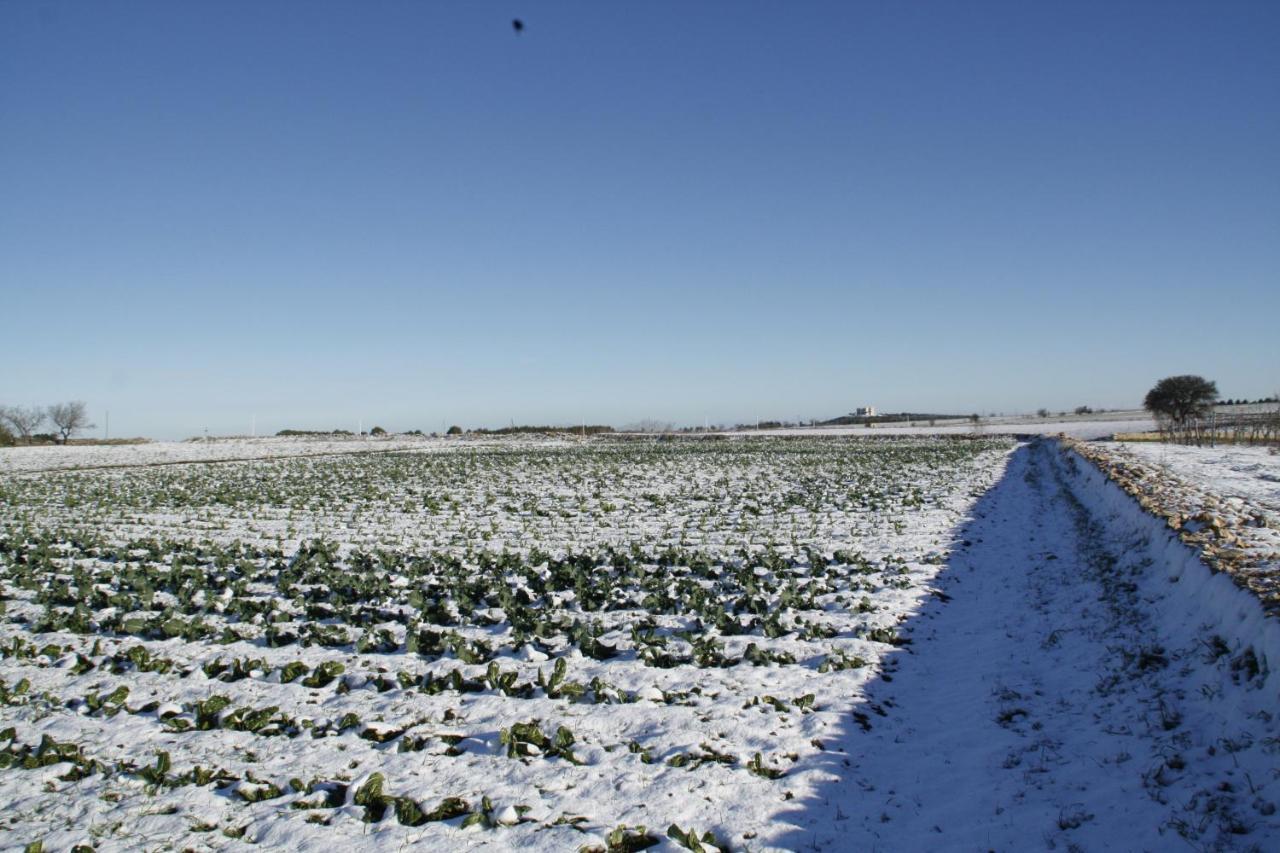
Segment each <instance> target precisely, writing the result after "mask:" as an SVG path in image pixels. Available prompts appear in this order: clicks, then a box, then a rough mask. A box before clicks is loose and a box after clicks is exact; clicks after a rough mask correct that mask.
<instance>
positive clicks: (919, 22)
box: [0, 0, 1280, 437]
mask: <svg viewBox="0 0 1280 853" xmlns="http://www.w3.org/2000/svg"><path fill="white" fill-rule="evenodd" d="M517 16H519V17H521V18H522V19H524V21H525V23H526V25H527V29H526V31H525V33H524V34H523V35H521V36H517V35H516V34H515V33H514V32H513V30H512V27H511V19H512V18H513V17H517ZM1278 45H1280V3H1277V2H1270V1H1269V2H1258V3H1245V2H1205V3H1194V2H1177V3H1173V2H1152V3H1139V2H1098V3H1092V2H1079V0H1072V2H1062V3H1039V2H1035V3H1028V2H1008V3H955V2H910V0H895V2H885V0H877V2H830V3H817V2H813V3H801V2H795V3H793V2H782V0H775V2H768V3H764V2H760V3H756V2H732V3H730V2H724V3H711V2H697V3H693V2H670V3H662V2H649V1H648V0H646V2H638V1H637V2H602V0H591V2H580V3H560V2H551V0H539V1H538V2H533V0H524V2H514V0H510V2H482V0H470V2H461V0H459V2H452V3H450V2H430V3H428V2H404V3H395V2H376V3H368V2H310V0H309V1H308V2H292V3H290V2H265V3H264V2H217V3H215V2H206V3H173V2H149V3H144V2H124V1H123V0H117V1H116V2H109V3H103V2H87V0H86V2H76V3H70V2H16V1H15V0H0V312H3V321H2V328H3V341H4V348H3V349H4V360H3V368H0V402H4V403H20V404H30V403H47V402H53V401H57V400H64V399H77V398H78V399H84V400H86V401H88V402H89V404H90V407H91V409H92V411H93V413H94V417H95V419H96V420H97V421H98V424H99V426H101V424H102V422H103V412H104V411H105V410H108V409H109V410H110V412H111V431H112V433H113V434H114V435H125V434H144V435H151V436H159V437H183V436H187V435H193V434H198V433H200V432H202V431H203V430H204V429H205V428H206V427H207V428H208V429H210V430H211V431H212V432H215V433H226V432H246V431H247V430H248V428H249V423H250V418H251V416H253V415H256V416H257V423H258V427H259V431H260V432H261V431H267V430H272V431H273V430H276V429H279V428H282V427H286V426H297V427H329V426H343V427H348V428H352V427H354V426H355V424H356V422H357V419H358V418H363V420H364V425H365V427H366V428H368V427H369V426H370V425H372V424H374V423H379V424H381V425H383V426H385V427H387V428H388V429H393V430H394V429H410V428H415V427H418V428H423V429H427V430H432V429H438V428H439V427H440V425H441V423H442V422H448V423H453V422H457V423H460V424H462V425H464V426H480V425H501V424H505V423H507V422H508V421H509V420H511V419H514V420H516V421H517V422H552V423H568V422H575V421H577V420H579V419H581V418H585V419H586V420H588V421H592V422H604V423H615V424H617V423H625V422H627V421H632V420H636V419H639V418H644V417H654V418H660V419H664V420H672V421H676V422H681V423H701V422H702V420H703V418H704V417H708V418H710V419H711V420H712V421H713V422H716V421H722V422H732V421H736V420H749V419H754V418H755V417H757V416H760V417H765V418H769V417H773V418H794V417H797V416H802V417H806V418H807V417H812V416H822V417H826V416H832V415H837V414H840V413H843V412H845V411H848V410H849V409H850V408H851V407H853V406H857V405H860V404H864V403H871V404H874V405H877V406H879V407H881V408H882V409H890V410H894V409H912V410H920V409H931V410H940V411H956V412H969V411H975V410H976V411H982V412H987V411H1019V410H1021V411H1027V410H1034V409H1036V408H1038V407H1040V406H1047V407H1049V408H1051V409H1060V408H1067V407H1073V406H1075V405H1079V404H1090V405H1093V406H1095V407H1097V406H1107V407H1116V406H1124V405H1133V404H1136V403H1138V402H1139V401H1140V400H1141V399H1142V396H1143V394H1144V393H1145V391H1146V390H1147V389H1148V388H1149V387H1150V386H1151V385H1152V384H1153V383H1154V381H1155V380H1157V379H1159V378H1160V377H1161V376H1165V375H1169V374H1172V373H1184V372H1193V373H1200V374H1203V375H1205V376H1208V377H1210V378H1213V379H1215V380H1217V382H1218V385H1219V388H1220V390H1221V391H1222V393H1223V394H1224V396H1249V397H1258V396H1264V395H1267V394H1270V393H1272V392H1273V391H1276V390H1277V389H1280V322H1278V320H1280V48H1278V47H1277V46H1278Z"/></svg>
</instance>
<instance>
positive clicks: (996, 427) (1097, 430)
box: [728, 415, 1155, 441]
mask: <svg viewBox="0 0 1280 853" xmlns="http://www.w3.org/2000/svg"><path fill="white" fill-rule="evenodd" d="M1153 429H1155V421H1153V420H1151V419H1150V418H1149V417H1146V416H1145V415H1143V416H1129V417H1115V416H1112V417H1102V418H1099V417H1073V418H1064V419H1053V418H1049V419H1042V418H1013V417H997V418H983V419H982V420H981V421H979V422H978V423H977V424H974V423H971V422H970V421H968V420H947V421H938V422H936V423H935V424H934V425H930V424H929V423H928V422H923V423H922V422H913V423H911V424H899V423H887V424H876V425H875V426H872V427H866V426H861V425H849V426H830V427H823V426H819V427H784V428H780V429H765V430H758V431H757V430H742V431H738V432H730V433H728V434H729V435H788V436H827V437H844V438H862V437H871V438H874V437H877V436H906V435H1069V436H1071V437H1073V438H1079V439H1082V440H1086V441H1092V440H1094V439H1099V438H1110V437H1111V436H1113V435H1115V434H1116V433H1130V432H1147V431H1150V430H1153Z"/></svg>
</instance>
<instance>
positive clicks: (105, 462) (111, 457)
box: [0, 436, 457, 473]
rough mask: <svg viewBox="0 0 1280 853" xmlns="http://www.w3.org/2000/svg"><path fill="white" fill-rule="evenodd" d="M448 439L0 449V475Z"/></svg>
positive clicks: (368, 449)
mask: <svg viewBox="0 0 1280 853" xmlns="http://www.w3.org/2000/svg"><path fill="white" fill-rule="evenodd" d="M456 444H457V441H455V440H453V439H432V438H426V437H421V436H389V437H385V438H356V437H350V438H338V437H334V438H330V437H296V438H277V437H275V436H270V437H263V438H237V439H213V440H210V441H151V442H146V443H144V444H99V445H93V444H84V445H76V444H73V445H67V446H61V445H54V446H34V447H6V448H0V473H6V472H8V473H18V472H24V471H52V470H66V469H76V468H102V467H115V466H119V467H128V466H137V465H175V464H181V463H184V462H226V461H233V460H239V459H274V458H282V457H289V456H312V455H314V456H320V455H332V454H340V453H377V452H386V451H393V450H406V449H444V448H448V447H451V446H455V445H456Z"/></svg>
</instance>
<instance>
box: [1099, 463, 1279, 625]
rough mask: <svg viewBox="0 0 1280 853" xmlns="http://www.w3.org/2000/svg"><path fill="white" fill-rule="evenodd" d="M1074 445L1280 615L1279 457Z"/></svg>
mask: <svg viewBox="0 0 1280 853" xmlns="http://www.w3.org/2000/svg"><path fill="white" fill-rule="evenodd" d="M1074 448H1075V450H1076V452H1077V453H1079V454H1080V455H1081V456H1083V457H1085V458H1086V459H1088V460H1090V461H1091V462H1092V463H1093V464H1094V465H1095V466H1096V467H1097V468H1098V469H1099V470H1100V471H1101V472H1102V473H1103V474H1105V475H1106V476H1107V478H1108V479H1110V480H1111V481H1112V482H1113V483H1114V484H1115V485H1116V486H1118V487H1119V489H1120V490H1121V491H1123V492H1126V493H1127V494H1129V495H1131V496H1133V498H1134V499H1136V501H1137V502H1138V504H1139V505H1140V506H1142V508H1144V509H1145V510H1147V511H1148V512H1149V513H1151V514H1152V515H1154V516H1155V517H1157V518H1158V519H1160V520H1161V522H1162V523H1163V524H1164V525H1165V526H1167V527H1168V528H1169V530H1170V531H1174V532H1175V533H1176V536H1177V538H1178V539H1180V540H1181V541H1182V542H1183V543H1185V544H1187V545H1189V546H1191V547H1192V548H1193V549H1195V550H1196V551H1197V552H1198V553H1199V556H1200V558H1201V559H1202V560H1203V561H1204V562H1205V563H1206V564H1207V565H1208V567H1209V568H1210V569H1212V570H1214V571H1216V572H1222V573H1223V574H1225V575H1226V576H1227V577H1229V578H1231V580H1233V581H1234V582H1235V583H1236V585H1237V586H1239V587H1241V588H1243V589H1246V590H1248V591H1249V592H1250V593H1251V594H1252V595H1253V596H1255V597H1256V599H1257V600H1258V601H1259V602H1261V604H1262V609H1263V610H1264V611H1265V612H1267V613H1269V614H1272V615H1280V488H1277V487H1276V483H1277V481H1280V459H1277V458H1275V457H1270V456H1268V455H1266V454H1265V451H1261V450H1258V449H1253V450H1252V451H1250V449H1247V448H1240V449H1234V450H1222V449H1215V448H1193V447H1180V446H1168V445H1164V446H1159V447H1151V446H1143V447H1142V449H1136V448H1133V447H1131V446H1129V445H1117V444H1103V445H1099V444H1090V445H1081V444H1076V445H1074Z"/></svg>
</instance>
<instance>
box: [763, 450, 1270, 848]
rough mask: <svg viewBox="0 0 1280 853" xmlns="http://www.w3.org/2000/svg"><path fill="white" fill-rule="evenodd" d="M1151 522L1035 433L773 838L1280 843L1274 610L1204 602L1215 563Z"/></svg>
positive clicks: (1210, 598) (1228, 595) (876, 843)
mask: <svg viewBox="0 0 1280 853" xmlns="http://www.w3.org/2000/svg"><path fill="white" fill-rule="evenodd" d="M1151 521H1152V520H1151V519H1149V518H1148V517H1147V516H1145V515H1144V514H1143V513H1142V511H1141V510H1140V509H1139V508H1138V507H1137V506H1136V505H1135V504H1134V503H1133V502H1132V500H1131V499H1130V498H1129V497H1128V496H1126V495H1124V494H1123V493H1121V492H1119V491H1118V490H1115V489H1113V488H1112V487H1111V485H1110V484H1109V483H1108V482H1107V481H1105V480H1104V479H1102V477H1101V476H1100V475H1099V474H1098V473H1097V472H1096V471H1094V470H1093V469H1092V468H1091V466H1089V464H1088V463H1087V462H1084V461H1083V460H1081V459H1080V458H1079V457H1077V456H1075V455H1074V454H1073V453H1072V452H1071V451H1070V450H1063V449H1060V448H1059V446H1058V445H1057V444H1055V443H1053V442H1048V441H1039V442H1032V443H1030V444H1029V445H1024V446H1023V447H1022V448H1020V449H1019V450H1018V452H1017V453H1016V454H1015V455H1014V456H1013V457H1012V459H1011V461H1010V464H1009V467H1008V470H1007V473H1006V475H1005V476H1004V478H1003V479H1001V481H1000V482H999V483H997V484H996V485H995V486H994V487H993V488H992V489H991V490H989V491H988V492H987V493H986V494H985V495H984V496H983V497H982V498H981V500H980V501H979V502H978V503H977V505H976V506H975V507H974V508H973V510H972V512H971V515H970V519H969V521H968V522H966V524H965V525H964V526H963V527H962V528H961V529H960V530H959V532H958V534H957V536H958V538H962V547H960V548H958V549H956V550H955V551H954V552H953V553H952V555H951V558H950V559H949V561H948V566H947V569H946V571H944V572H943V573H941V574H940V575H939V576H938V578H937V579H936V580H935V582H934V585H935V588H936V589H937V593H936V594H935V599H934V600H932V601H929V602H927V603H926V604H925V606H924V607H923V608H922V609H921V610H920V611H919V612H918V613H917V614H915V615H913V616H912V617H911V619H910V620H909V621H908V622H907V623H905V624H904V626H903V628H902V631H903V633H904V635H905V636H906V637H907V638H908V643H907V644H906V645H905V646H904V648H903V650H902V651H901V653H900V654H899V655H897V656H895V657H892V658H889V659H887V660H885V661H884V663H883V664H882V668H883V675H882V677H881V678H879V679H878V680H876V681H873V682H872V683H870V684H868V685H867V686H866V688H865V689H864V690H863V691H862V694H861V695H862V697H863V701H862V703H861V705H860V707H859V709H858V711H857V712H855V714H854V715H853V720H852V721H851V722H850V725H849V726H848V728H847V731H846V732H845V734H844V737H843V738H842V739H840V740H839V741H838V742H836V743H835V744H833V745H832V746H830V747H829V748H828V750H827V752H826V753H824V757H825V758H826V765H825V767H826V769H828V770H829V771H830V773H831V781H830V783H829V784H828V785H826V786H824V787H823V788H822V789H821V791H820V792H819V796H818V797H817V798H816V799H815V800H814V801H810V802H806V803H804V804H803V807H802V810H801V812H800V813H799V814H797V815H795V816H794V823H795V824H796V825H797V827H798V828H797V829H796V830H794V831H792V832H790V833H789V834H787V835H785V836H783V837H781V838H778V839H776V840H775V843H778V844H779V845H780V846H782V847H784V848H786V849H805V850H832V851H836V850H851V849H856V850H861V849H866V850H926V849H942V850H987V849H995V850H1027V849H1066V850H1078V849H1089V850H1092V849H1115V850H1162V849H1178V848H1179V847H1181V846H1182V845H1183V844H1186V845H1189V846H1190V847H1191V849H1197V850H1236V849H1239V850H1263V849H1277V843H1280V819H1278V818H1277V800H1278V799H1280V768H1278V767H1277V764H1276V759H1275V753H1276V751H1277V746H1278V745H1280V737H1278V734H1280V718H1278V717H1277V716H1276V713H1275V708H1276V699H1275V687H1276V682H1275V679H1274V678H1271V679H1268V674H1267V673H1266V671H1265V669H1264V666H1263V665H1262V664H1261V663H1260V662H1259V655H1258V654H1255V652H1254V651H1253V650H1251V649H1250V647H1248V646H1245V645H1243V641H1242V638H1243V639H1246V640H1247V639H1256V638H1257V633H1258V631H1257V629H1258V627H1259V623H1258V622H1257V621H1256V620H1255V621H1252V622H1249V621H1247V620H1245V621H1244V622H1243V623H1239V622H1236V621H1233V620H1232V619H1231V618H1230V616H1231V613H1230V610H1229V607H1228V605H1234V606H1236V607H1245V606H1247V603H1246V602H1243V601H1241V600H1240V599H1239V597H1238V596H1236V595H1233V593H1236V592H1239V591H1238V590H1235V589H1234V588H1233V587H1231V586H1230V584H1227V585H1226V588H1225V589H1224V588H1222V587H1220V586H1216V585H1215V586H1214V588H1213V589H1212V590H1211V594H1210V595H1206V596H1205V599H1204V600H1201V598H1199V597H1198V596H1197V592H1199V593H1201V594H1204V593H1205V589H1204V585H1203V584H1201V585H1200V586H1193V584H1192V580H1193V578H1194V577H1195V572H1196V570H1197V568H1198V569H1199V570H1201V571H1204V572H1205V573H1206V574H1207V570H1205V569H1204V567H1203V566H1199V567H1197V566H1196V565H1195V556H1194V553H1193V552H1192V551H1191V550H1190V549H1189V548H1187V547H1186V546H1185V545H1183V544H1182V543H1180V542H1177V541H1176V540H1170V537H1169V535H1168V531H1166V530H1162V529H1161V528H1160V525H1159V523H1154V522H1153V523H1152V524H1148V522H1151ZM1170 568H1173V569H1175V570H1176V572H1177V576H1178V577H1179V578H1180V580H1179V582H1177V583H1171V582H1170V576H1169V569H1170ZM1240 594H1241V595H1244V594H1245V593H1240ZM1253 604H1254V605H1255V608H1256V602H1253ZM1224 623H1225V624H1224ZM833 812H834V816H832V813H833Z"/></svg>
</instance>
